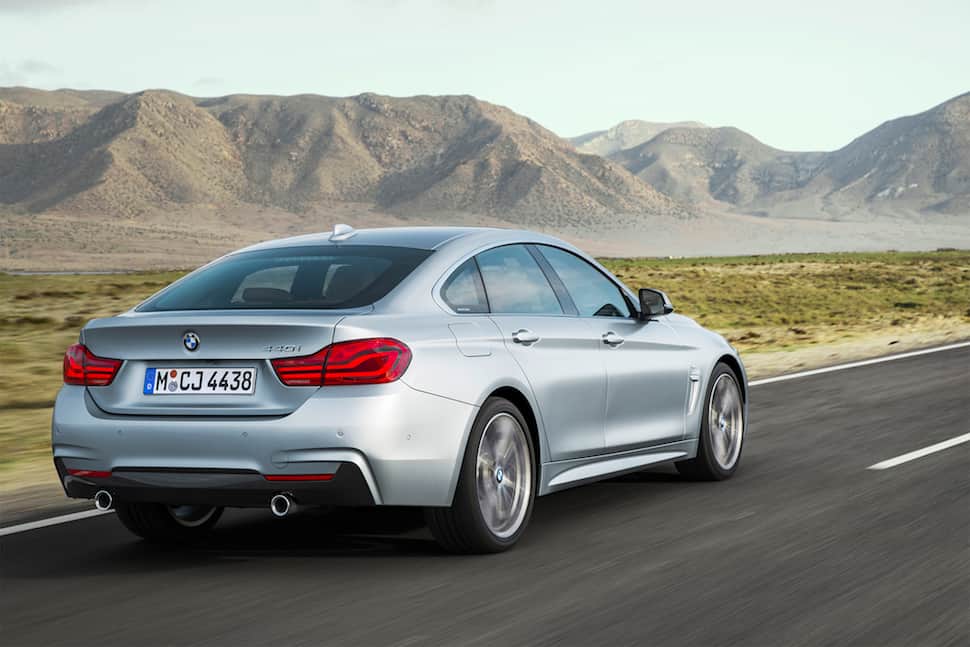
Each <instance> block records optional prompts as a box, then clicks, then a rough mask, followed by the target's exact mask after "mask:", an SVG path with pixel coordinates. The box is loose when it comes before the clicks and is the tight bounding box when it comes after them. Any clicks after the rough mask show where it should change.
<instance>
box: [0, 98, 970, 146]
mask: <svg viewBox="0 0 970 647" xmlns="http://www.w3.org/2000/svg"><path fill="white" fill-rule="evenodd" d="M4 89H24V90H35V91H41V92H114V93H118V94H121V95H123V96H131V95H136V94H142V93H144V92H171V93H174V94H180V95H182V96H185V97H189V98H192V99H216V98H220V97H230V96H252V97H284V98H286V97H299V96H315V97H322V98H327V99H349V98H353V97H356V96H360V95H362V94H376V95H379V96H386V97H390V98H394V99H410V98H415V97H421V96H431V97H442V96H470V97H472V98H474V99H475V100H477V101H484V102H486V103H491V104H494V105H499V106H502V107H504V108H507V109H509V110H512V111H514V112H517V114H520V115H521V116H523V117H526V118H528V119H531V120H532V121H535V122H536V123H538V124H539V125H540V126H542V127H543V128H546V129H547V130H549V131H550V132H552V133H553V134H555V135H557V136H558V137H560V138H562V139H565V140H571V139H575V138H577V137H581V136H584V135H589V134H593V133H602V132H606V131H608V130H610V129H612V128H614V127H616V126H619V125H621V124H623V123H625V122H631V121H645V122H653V123H668V122H657V121H654V120H651V119H640V118H632V119H624V120H622V121H619V122H616V123H613V124H610V125H608V126H605V127H603V128H598V129H595V130H590V131H586V132H583V133H578V134H575V135H565V134H563V133H559V132H556V131H554V130H552V129H551V128H549V127H548V126H547V125H546V124H544V123H542V122H541V121H539V120H538V119H535V118H533V117H532V116H531V115H528V114H525V113H518V111H516V110H514V108H512V107H511V106H508V105H504V104H501V103H498V102H496V101H492V100H490V99H488V98H486V97H479V96H475V95H469V94H463V95H454V94H415V95H392V94H386V93H383V92H376V91H373V90H365V91H363V92H358V93H357V94H349V95H333V94H322V93H319V92H295V93H292V94H274V93H269V92H230V93H228V94H191V93H186V92H181V91H179V90H173V89H171V88H165V87H149V88H143V89H141V90H134V91H132V92H124V91H121V90H113V89H110V88H72V87H61V88H51V89H45V88H38V87H32V86H27V85H11V86H0V90H4ZM968 94H970V90H968V91H964V92H960V93H958V94H956V95H954V96H952V97H950V98H948V99H944V100H943V101H939V102H937V103H934V104H933V105H930V106H927V107H925V108H923V109H921V110H917V111H916V112H912V113H907V114H900V115H896V116H895V117H890V118H889V119H886V120H885V121H881V122H879V123H878V124H874V125H873V126H872V127H871V128H868V129H866V130H864V131H862V132H859V133H857V134H856V135H854V136H853V137H852V138H851V139H849V140H848V141H846V142H845V143H844V144H842V145H840V146H838V147H836V148H831V149H825V150H821V149H814V150H795V149H786V148H782V147H780V146H775V145H774V143H773V142H770V141H765V140H764V139H761V138H760V137H757V135H754V134H753V133H750V132H748V131H744V129H739V130H742V131H743V132H746V133H747V134H749V135H751V136H753V137H755V139H757V140H758V141H760V142H761V143H762V144H765V145H767V146H770V147H772V148H775V149H777V150H781V151H783V152H791V153H803V152H806V153H807V152H823V153H824V152H835V151H838V150H840V149H842V148H844V147H845V146H847V145H849V144H850V143H852V142H853V141H855V140H856V139H858V138H859V137H861V136H862V135H865V134H866V133H868V132H870V131H872V130H874V129H876V128H878V127H880V126H882V125H884V124H886V123H888V122H891V121H895V120H897V119H901V118H905V117H912V116H915V115H918V114H922V113H924V112H928V111H930V110H933V109H934V108H937V107H939V106H941V105H943V104H945V103H949V102H950V101H953V100H955V99H958V98H960V97H962V96H964V95H968ZM676 121H678V122H689V121H699V120H694V119H678V120H676ZM670 123H673V122H670ZM704 127H706V128H737V127H736V126H731V125H723V126H714V125H711V124H704Z"/></svg>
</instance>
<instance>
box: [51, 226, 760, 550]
mask: <svg viewBox="0 0 970 647" xmlns="http://www.w3.org/2000/svg"><path fill="white" fill-rule="evenodd" d="M64 383H65V384H64V387H63V388H62V389H61V391H60V393H59V394H58V396H57V403H56V406H55V408H54V418H53V424H52V447H53V454H54V463H55V465H56V468H57V472H58V475H59V476H60V479H61V482H62V484H63V486H64V489H65V491H66V492H67V495H68V496H71V497H80V498H88V499H94V500H95V505H96V506H97V507H98V508H100V509H109V508H112V507H113V508H114V509H116V510H117V513H118V518H119V519H120V520H121V522H122V523H123V524H125V526H127V527H128V528H129V529H130V530H131V531H133V532H134V533H136V534H137V535H140V536H142V537H144V538H146V539H149V540H153V541H190V540H193V539H196V538H198V537H200V536H203V535H204V534H205V533H206V532H207V531H209V530H210V529H211V528H212V527H213V525H214V524H215V523H216V522H217V521H218V519H219V516H220V514H221V512H222V510H223V508H225V507H262V506H265V507H269V508H270V510H271V511H272V513H273V514H275V515H277V516H285V515H287V514H290V513H292V512H293V511H294V510H295V509H296V508H297V506H317V505H345V506H371V505H385V506H386V505H392V506H420V507H422V508H425V509H426V517H427V520H428V524H429V526H430V528H431V531H432V533H433V534H434V536H435V538H436V539H437V540H438V541H439V542H440V543H441V544H442V546H444V547H445V548H446V549H448V550H451V551H455V552H495V551H500V550H504V549H507V548H509V547H510V546H512V545H513V544H515V542H516V541H517V540H518V539H519V538H520V537H521V536H522V533H523V532H524V531H525V528H526V526H527V525H528V523H529V518H530V515H531V513H532V509H533V504H534V501H535V498H536V497H537V496H542V495H544V494H549V493H551V492H555V491H557V490H562V489H564V488H569V487H573V486H575V485H581V484H583V483H589V482H591V481H596V480H598V479H603V478H606V477H610V476H614V475H617V474H622V473H626V472H631V471H636V470H640V469H643V468H645V467H647V466H653V465H657V464H659V463H673V464H674V465H676V467H677V469H678V470H679V471H680V472H681V473H682V474H684V475H686V476H688V477H690V478H696V479H708V480H719V479H724V478H727V477H729V476H731V474H733V473H734V471H735V470H736V469H737V467H738V461H739V458H740V455H741V444H742V440H743V437H744V429H745V424H746V420H747V390H748V389H747V381H746V378H745V372H744V367H743V365H742V364H741V360H740V358H739V357H738V354H737V352H736V351H735V350H734V349H733V348H732V347H731V346H730V345H728V343H727V342H726V341H725V340H724V339H723V338H722V337H721V336H720V335H717V334H715V333H713V332H710V331H708V330H706V329H704V328H702V327H700V326H699V325H698V324H696V323H695V322H694V321H692V320H691V319H688V318H687V317H683V316H680V315H677V314H674V313H673V307H672V306H671V304H670V302H669V300H668V299H667V297H666V296H665V295H664V294H663V293H662V292H660V291H657V290H650V289H642V290H640V291H639V294H635V293H633V292H632V291H630V290H629V289H628V288H627V287H626V286H624V285H623V284H622V283H621V282H620V281H619V280H617V279H616V277H614V276H613V275H611V274H610V273H609V272H608V271H607V270H606V269H604V268H603V267H602V266H601V265H599V264H598V263H597V262H596V261H595V260H593V259H592V258H590V257H589V256H587V255H586V254H584V253H583V252H581V251H580V250H578V249H576V248H575V247H573V246H571V245H569V244H567V243H564V242H563V241H561V240H557V239H555V238H552V237H549V236H544V235H540V234H535V233H530V232H527V231H509V230H502V229H479V228H419V227H415V228H400V229H372V230H360V231H357V230H354V229H352V228H350V227H348V226H346V225H338V226H337V227H335V228H334V231H333V232H332V233H328V234H322V235H310V236H300V237H296V238H288V239H285V240H278V241H272V242H268V243H263V244H259V245H255V246H252V247H248V248H246V249H243V250H240V251H238V252H234V253H231V254H228V255H227V256H224V257H222V258H220V259H218V260H216V261H214V262H212V263H210V264H208V265H206V266H204V267H202V268H200V269H198V270H196V271H195V272H193V273H191V274H189V275H187V276H185V277H184V278H182V279H180V280H178V281H176V282H175V283H173V284H172V285H170V286H169V287H167V288H165V289H164V290H162V291H161V292H159V293H157V294H155V295H154V296H152V297H151V298H149V299H148V300H146V301H144V302H142V303H141V304H140V305H138V306H137V307H135V308H134V309H132V310H131V311H129V312H126V313H124V314H121V315H118V316H116V317H111V318H107V319H98V320H94V321H91V322H90V323H88V324H87V325H86V326H85V327H84V329H83V330H82V331H81V334H80V339H79V341H78V344H76V345H74V346H71V347H70V348H69V349H68V351H67V353H66V355H65V358H64Z"/></svg>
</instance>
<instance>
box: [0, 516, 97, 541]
mask: <svg viewBox="0 0 970 647" xmlns="http://www.w3.org/2000/svg"><path fill="white" fill-rule="evenodd" d="M111 512H112V511H111V510H85V511H84V512H74V513H71V514H65V515H61V516H60V517H51V518H49V519H41V520H40V521H31V522H30V523H21V524H18V525H16V526H7V527H6V528H0V537H3V536H5V535H15V534H17V533H18V532H27V531H28V530H35V529H37V528H46V527H47V526H56V525H57V524H59V523H68V522H70V521H80V520H81V519H90V518H91V517H100V516H101V515H103V514H111Z"/></svg>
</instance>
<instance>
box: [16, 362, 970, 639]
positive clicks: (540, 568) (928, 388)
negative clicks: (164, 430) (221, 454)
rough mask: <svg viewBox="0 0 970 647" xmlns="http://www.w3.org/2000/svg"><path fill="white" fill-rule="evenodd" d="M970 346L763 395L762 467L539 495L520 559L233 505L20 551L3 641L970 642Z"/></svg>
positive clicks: (755, 430) (758, 425) (364, 516)
mask: <svg viewBox="0 0 970 647" xmlns="http://www.w3.org/2000/svg"><path fill="white" fill-rule="evenodd" d="M968 431H970V349H966V348H964V349H960V350H955V351H949V352H942V353H936V354H932V355H926V356H922V357H918V358H913V359H907V360H899V361H894V362H888V363H884V364H878V365H874V366H867V367H863V368H854V369H849V370H845V371H839V372H835V373H829V374H825V375H819V376H813V377H807V378H803V379H797V380H791V381H787V382H779V383H774V384H764V385H760V386H755V387H753V389H752V396H751V427H750V433H749V436H748V438H747V442H746V445H745V448H744V457H743V460H742V465H741V468H740V471H739V473H738V474H737V475H736V477H735V478H734V479H732V480H730V481H726V482H723V483H692V482H686V481H682V480H680V479H679V478H678V477H677V476H675V475H673V474H672V473H667V472H651V473H645V474H642V475H637V476H634V477H624V478H621V479H616V480H612V481H608V482H603V483H600V484H597V485H592V486H587V487H584V488H580V489H576V490H570V491H567V492H563V493H559V494H555V495H552V496H549V497H546V498H543V499H540V500H539V501H538V503H537V508H536V512H535V516H534V518H533V521H532V525H531V527H530V529H529V532H528V533H527V536H526V537H525V538H524V540H523V542H522V543H521V544H520V545H519V546H518V547H517V548H516V549H514V550H512V551H511V552H508V553H505V554H502V555H494V556H487V557H453V556H448V555H444V554H441V553H439V552H438V550H437V548H436V547H435V545H434V544H433V543H431V540H430V537H429V535H428V534H427V532H426V531H425V530H424V529H423V528H421V525H420V524H421V518H420V516H419V515H416V514H414V513H412V512H409V511H401V510H378V511H369V512H366V513H365V512H356V513H341V514H337V515H329V516H327V515H310V514H306V515H303V516H301V517H297V518H292V519H289V518H288V519H284V520H276V519H273V518H270V517H269V513H268V512H265V513H264V512H262V511H258V512H254V511H248V512H234V513H229V514H227V516H226V517H224V522H223V523H222V524H221V526H220V529H219V531H218V533H217V536H216V537H215V540H214V542H213V543H212V544H211V545H208V546H207V547H205V548H198V549H194V550H176V549H158V548H152V547H150V546H147V545H144V544H142V543H139V542H137V541H135V540H134V539H132V537H130V536H129V535H127V534H126V532H125V531H124V530H123V529H122V528H121V527H120V525H119V524H118V523H117V521H116V520H115V519H113V518H112V517H111V515H109V516H105V517H98V518H95V519H89V520H85V521H78V522H73V523H67V524H63V525H59V526H53V527H49V528H43V529H39V530H33V531H30V532H24V533H19V534H14V535H10V536H7V537H4V538H2V540H0V566H2V593H0V595H2V604H0V622H2V627H0V640H2V642H3V644H4V645H11V646H13V645H24V644H43V645H54V644H91V645H95V644H96V645H99V646H104V645H108V644H116V643H117V644H128V645H151V644H162V643H181V644H196V643H218V644H226V645H245V644H259V645H268V644H301V643H302V644H320V643H330V642H332V643H341V644H355V645H361V644H362V645H370V644H375V645H376V644H394V645H411V644H439V643H447V644H480V645H488V646H494V645H517V644H529V645H542V644H576V645H580V644H582V645H590V644H604V645H606V644H608V645H615V644H658V645H676V644H693V645H730V644H743V645H787V644H791V645H821V644H848V643H852V644H862V645H888V644H899V645H924V644H926V645H944V644H950V645H967V644H970V545H968V542H970V444H962V445H959V446H956V447H952V448H950V449H947V450H945V451H941V452H938V453H934V454H932V455H929V456H926V457H923V458H920V459H918V460H914V461H911V462H907V463H905V464H902V465H899V466H897V467H893V468H891V469H886V470H882V471H873V470H867V469H866V468H867V467H868V466H870V465H872V464H874V463H876V462H879V461H883V460H885V459H888V458H892V457H894V456H897V455H900V454H904V453H907V452H910V451H912V450H915V449H919V448H921V447H925V446H927V445H931V444H933V443H937V442H940V441H943V440H946V439H949V438H953V437H954V436H959V435H962V434H966V433H967V432H968Z"/></svg>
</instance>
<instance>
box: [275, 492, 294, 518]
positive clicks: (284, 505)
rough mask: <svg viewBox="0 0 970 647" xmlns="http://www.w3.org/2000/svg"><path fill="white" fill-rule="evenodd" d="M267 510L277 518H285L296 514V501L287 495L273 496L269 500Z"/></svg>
mask: <svg viewBox="0 0 970 647" xmlns="http://www.w3.org/2000/svg"><path fill="white" fill-rule="evenodd" d="M269 509H270V512H272V513H273V514H274V515H275V516H277V517H285V516H286V515H288V514H293V513H294V512H296V501H294V500H293V497H291V496H290V495H289V494H282V493H281V494H274V495H273V498H272V499H270V500H269Z"/></svg>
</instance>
